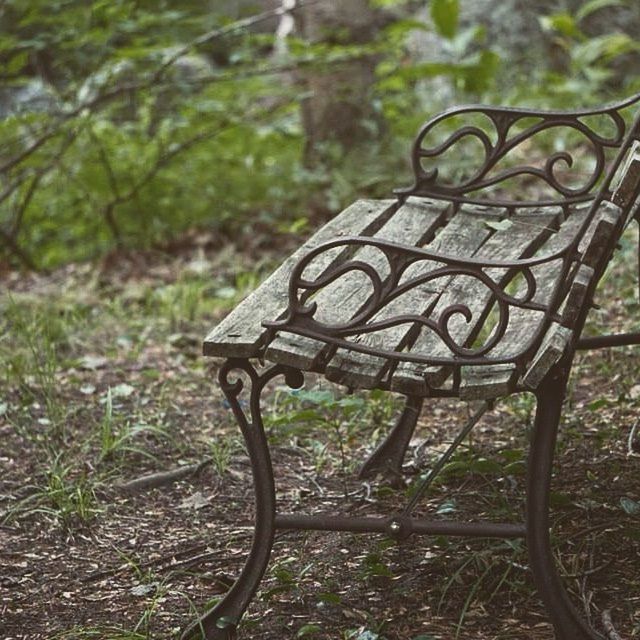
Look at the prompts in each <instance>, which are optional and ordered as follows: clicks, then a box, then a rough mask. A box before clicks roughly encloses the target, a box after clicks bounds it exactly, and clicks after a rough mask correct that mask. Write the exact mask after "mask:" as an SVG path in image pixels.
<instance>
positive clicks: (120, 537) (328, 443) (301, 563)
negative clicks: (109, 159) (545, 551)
mask: <svg viewBox="0 0 640 640" xmlns="http://www.w3.org/2000/svg"><path fill="white" fill-rule="evenodd" d="M205 240H206V239H205ZM626 242H627V244H626V245H625V247H623V253H622V257H623V260H622V265H623V268H622V269H621V270H619V271H613V272H612V273H611V274H610V275H609V277H608V278H607V280H606V282H605V285H604V291H603V294H602V298H603V299H605V300H606V301H607V302H606V305H604V307H603V309H604V310H600V311H596V312H594V322H593V323H592V324H591V325H590V327H589V330H590V331H594V332H597V331H599V330H602V327H604V326H610V327H612V328H613V329H614V330H620V329H625V328H629V327H630V326H631V325H632V324H633V323H632V320H633V318H634V316H637V314H638V311H639V310H640V306H639V305H638V302H637V291H636V289H635V288H634V286H635V285H634V281H633V277H632V276H633V271H634V266H633V264H632V263H633V259H632V253H633V242H634V240H633V238H631V239H629V240H628V241H626ZM248 253H250V252H248ZM248 253H247V254H243V255H240V254H237V253H235V252H234V251H233V250H231V249H229V250H225V251H220V250H216V249H215V248H212V247H210V246H208V245H207V244H206V242H205V241H202V242H191V243H187V244H186V246H185V247H183V248H182V249H181V250H180V251H177V252H175V253H174V254H173V255H170V256H169V255H166V254H154V253H147V254H143V253H136V254H119V255H114V256H111V258H110V259H106V260H103V261H102V262H100V263H99V264H86V265H72V266H69V267H65V268H62V269H60V270H58V271H56V272H54V273H51V274H48V275H33V274H20V273H13V272H5V273H4V274H3V275H2V279H3V287H2V288H3V293H2V294H1V299H0V304H1V306H2V319H1V320H0V322H1V323H2V329H1V331H0V381H1V382H0V384H1V386H0V443H1V444H0V568H1V570H0V638H2V639H3V640H10V639H13V640H17V639H34V640H35V639H37V638H43V639H44V638H46V639H53V638H56V639H60V640H63V639H64V640H71V639H74V640H76V639H77V640H82V639H85V638H95V639H114V640H115V639H119V640H125V639H130V640H133V639H138V640H141V639H144V638H175V637H177V635H178V633H179V630H180V629H181V628H184V627H185V626H186V625H187V624H188V623H190V622H192V621H193V620H194V619H195V618H196V616H197V615H198V613H199V612H202V611H203V610H204V609H205V608H206V607H207V606H208V605H210V604H211V603H212V602H214V601H215V600H216V599H218V598H220V596H221V595H222V594H223V593H224V592H225V591H226V590H227V589H228V587H229V585H230V584H231V583H232V581H233V579H234V576H236V575H237V573H238V571H239V569H240V567H241V566H242V563H243V559H244V558H245V556H246V552H247V550H248V548H249V545H250V541H251V533H252V508H253V500H252V489H251V482H250V480H251V478H250V467H249V465H248V459H247V456H246V453H245V452H244V449H243V445H242V443H241V441H240V438H239V433H238V429H237V427H236V425H235V423H234V420H233V416H232V413H231V411H230V409H229V407H228V406H227V405H226V403H225V402H224V401H223V398H222V395H221V393H220V392H219V390H218V389H217V387H216V385H215V376H216V369H217V367H218V366H219V363H218V362H216V361H213V360H205V359H203V358H202V357H201V355H200V348H201V346H200V345H201V340H202V337H203V336H204V335H205V334H206V332H207V331H208V329H209V328H210V326H211V325H213V324H214V323H215V322H217V321H218V320H219V319H220V318H221V317H222V316H223V315H224V313H226V311H227V310H228V309H229V308H230V307H231V306H233V304H234V303H235V302H237V300H238V299H240V298H241V297H242V296H243V295H244V294H245V293H246V292H247V291H248V290H249V289H250V288H251V287H252V286H255V284H256V282H257V281H258V278H259V276H258V275H257V274H259V273H266V271H267V269H265V264H267V263H269V262H272V264H273V263H274V261H277V258H274V257H273V256H271V257H269V256H268V257H267V259H266V260H265V261H264V262H263V263H261V264H258V263H256V262H255V260H253V261H250V262H249V260H250V259H249V258H248ZM256 253H257V252H256ZM256 253H254V254H253V255H256ZM242 265H245V266H242ZM636 353H637V352H635V351H634V350H633V349H628V348H623V349H617V350H613V351H609V352H605V351H602V352H597V353H591V354H579V356H578V358H577V366H576V368H575V370H574V374H573V376H572V380H571V390H570V394H569V397H568V400H567V403H566V409H565V413H564V418H563V423H562V428H561V437H560V443H559V447H558V457H557V466H556V477H555V481H554V489H553V495H552V499H553V505H554V511H553V526H554V533H555V534H556V535H555V542H556V555H557V560H558V562H559V564H560V566H561V571H562V574H563V575H564V577H565V581H566V584H567V585H568V587H569V590H570V592H571V594H572V598H573V600H574V603H575V604H576V606H577V607H578V608H579V609H580V610H581V611H583V612H585V615H586V616H588V617H589V618H590V619H591V621H592V622H593V624H594V626H595V627H596V628H601V615H602V612H603V610H607V609H608V610H610V611H611V615H612V617H613V621H614V623H615V626H616V628H617V629H618V632H619V633H620V635H621V637H622V638H624V640H630V639H631V638H640V474H639V473H638V466H639V464H640V457H639V455H640V435H639V434H638V430H637V429H636V428H635V427H636V425H637V421H638V409H639V408H640V384H639V380H640V376H639V375H638V374H639V372H640V360H639V359H638V357H637V355H636ZM339 391H340V390H339V389H333V388H331V387H329V386H327V384H326V383H325V384H324V385H321V384H320V383H319V382H317V381H313V380H309V381H308V386H307V389H306V390H305V391H303V392H302V393H297V394H296V393H291V392H289V391H288V390H287V389H286V388H284V387H281V386H278V385H277V384H276V385H273V386H271V387H269V388H268V389H267V390H266V392H265V414H266V422H267V428H268V431H269V437H270V440H271V443H272V446H273V458H274V464H275V469H276V474H277V481H278V499H279V502H280V504H281V505H282V508H283V510H287V511H303V510H305V509H306V510H307V511H310V510H314V509H319V508H321V507H323V508H325V509H328V510H334V511H338V510H339V509H342V510H344V511H346V512H347V513H351V514H359V515H363V514H370V515H374V514H381V515H382V514H389V513H390V509H393V508H394V505H395V508H397V504H398V503H402V502H403V501H405V500H406V498H407V494H408V493H410V491H411V488H412V486H414V485H415V482H416V481H417V479H418V478H419V477H420V474H422V473H423V472H424V470H425V468H428V466H429V464H430V463H431V462H432V461H433V460H434V457H435V454H436V453H437V452H438V451H439V450H442V447H443V443H444V442H446V441H448V440H450V439H451V437H452V435H453V434H454V433H455V431H456V428H459V425H460V424H461V422H462V421H464V419H465V417H466V416H467V415H468V412H469V411H470V408H469V407H467V406H466V405H464V404H456V403H453V402H450V401H435V402H434V403H430V404H428V406H427V407H426V408H425V410H424V411H423V413H422V416H421V418H420V422H419V426H418V430H417V432H416V434H415V437H414V439H413V440H412V442H411V445H410V448H409V451H408V455H407V458H406V464H405V471H406V479H405V486H402V487H399V488H398V487H392V486H389V485H388V484H385V483H384V482H381V483H369V482H363V481H359V480H358V479H357V476H356V472H357V468H358V465H359V464H361V463H362V461H363V460H365V459H366V456H367V454H368V453H369V452H370V451H371V450H372V448H373V447H374V446H375V444H376V442H377V441H379V440H380V439H381V438H382V437H383V436H384V434H385V432H386V431H387V430H388V428H389V427H390V425H391V424H393V421H394V417H395V416H397V414H398V411H399V407H400V405H399V404H398V402H399V400H398V399H397V398H393V397H386V396H385V395H383V394H375V393H374V394H364V395H355V396H350V397H349V398H350V399H349V401H348V402H343V401H341V400H340V398H341V397H342V396H341V395H340V394H339ZM533 408H534V404H533V400H532V398H531V397H529V396H526V395H522V396H516V397H513V398H511V399H510V400H508V401H503V402H500V403H498V404H497V406H496V408H495V409H494V410H493V411H492V412H491V413H489V414H487V416H486V417H485V418H484V419H483V421H482V422H481V423H480V424H479V425H478V426H477V427H476V429H475V430H474V432H473V436H472V438H471V439H469V440H468V442H466V443H465V445H464V446H463V447H462V448H461V449H460V450H459V452H458V453H457V454H456V456H455V457H454V458H453V460H452V462H450V463H449V465H448V466H447V467H446V469H445V471H444V473H443V475H442V476H441V478H440V479H439V481H438V482H437V483H436V485H435V486H434V487H433V489H432V491H431V492H430V494H429V495H428V496H427V498H426V499H425V500H424V503H423V505H422V509H423V511H424V512H425V513H429V514H431V515H433V516H434V517H436V518H438V517H455V518H458V519H460V520H467V521H471V520H474V519H479V518H481V517H486V518H489V519H496V520H509V521H513V522H517V521H521V519H522V515H523V485H524V478H525V476H524V472H525V460H526V450H527V434H528V429H529V427H530V425H531V420H532V411H533ZM187 465H195V466H196V467H198V469H197V470H194V467H191V470H192V471H193V472H192V473H190V474H189V475H187V476H186V477H184V478H183V479H181V480H179V481H176V482H171V483H168V482H166V480H167V478H166V476H155V480H156V481H158V482H161V481H163V480H164V482H163V483H162V484H161V486H158V487H155V488H153V487H149V486H147V487H144V486H139V485H138V486H135V485H134V486H133V487H132V486H131V485H129V486H127V485H126V483H127V482H128V481H131V480H135V479H138V478H140V477H144V476H146V475H147V474H154V473H155V474H157V473H160V474H162V473H165V472H170V471H172V470H175V469H181V468H184V467H186V466H187ZM187 471H188V469H187ZM240 637H241V638H255V639H259V640H260V639H265V640H266V639H274V640H275V639H281V638H282V639H287V638H309V639H311V640H314V639H347V638H350V639H352V640H385V639H386V640H434V639H442V640H450V639H453V638H460V639H461V640H471V639H473V640H490V639H501V640H525V639H535V640H547V639H548V640H551V638H553V632H552V629H551V627H550V625H549V623H548V621H547V620H546V618H545V614H544V611H543V608H542V605H541V603H540V599H539V597H538V596H537V595H536V593H535V591H534V588H533V584H532V580H531V576H530V572H529V569H528V566H527V558H526V549H525V548H524V545H523V544H521V543H519V542H511V541H495V540H490V541H472V540H467V539H463V540H455V539H450V540H447V539H445V538H440V537H435V538H410V539H408V540H406V541H403V542H401V543H396V542H393V541H390V540H389V539H387V538H385V537H384V536H356V535H351V534H333V533H332V534H321V533H308V534H303V533H296V534H292V533H279V534H278V535H277V538H276V543H275V548H274V555H273V559H272V562H271V564H270V567H269V569H268V573H267V576H266V578H265V580H264V582H263V583H262V586H261V589H260V591H259V593H258V594H257V596H256V598H255V599H254V601H253V604H252V605H251V607H250V609H249V611H248V613H247V616H246V617H245V619H244V621H243V623H242V625H241V629H240Z"/></svg>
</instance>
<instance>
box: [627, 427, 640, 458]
mask: <svg viewBox="0 0 640 640" xmlns="http://www.w3.org/2000/svg"><path fill="white" fill-rule="evenodd" d="M638 424H640V420H636V421H635V423H634V424H633V427H631V431H630V432H629V440H628V441H627V455H628V456H637V455H640V450H638V449H637V448H636V447H637V445H636V446H634V441H635V439H636V431H637V430H638Z"/></svg>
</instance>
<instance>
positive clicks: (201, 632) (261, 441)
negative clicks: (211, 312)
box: [181, 359, 303, 640]
mask: <svg viewBox="0 0 640 640" xmlns="http://www.w3.org/2000/svg"><path fill="white" fill-rule="evenodd" d="M232 370H241V371H244V372H245V373H246V374H247V375H248V376H249V379H250V381H251V391H250V400H249V408H250V420H249V419H248V418H247V416H246V414H245V411H244V410H243V408H242V406H241V404H240V402H239V399H238V396H239V395H240V392H241V391H242V389H243V386H244V385H243V382H242V380H240V379H237V380H235V381H230V380H229V373H230V372H231V371H232ZM279 375H284V376H285V380H286V382H287V384H288V385H289V386H290V387H294V388H297V387H301V386H302V383H303V376H302V372H300V371H298V370H295V369H291V368H289V367H285V366H282V365H276V366H274V367H271V368H270V369H268V370H267V371H265V372H264V373H263V374H262V375H259V374H258V372H257V371H256V370H255V369H254V367H253V366H252V365H251V363H250V362H249V361H248V360H237V359H231V360H228V361H227V362H225V364H224V365H223V367H222V368H221V369H220V374H219V380H220V386H221V387H222V390H223V392H224V394H225V396H226V397H227V399H228V401H229V404H230V405H231V408H232V409H233V413H234V415H235V417H236V420H237V421H238V424H239V425H240V429H241V430H242V434H243V436H244V439H245V442H246V445H247V451H248V453H249V458H250V460H251V470H252V475H253V486H254V491H255V500H256V523H255V531H254V535H253V543H252V546H251V551H250V553H249V556H248V558H247V560H246V562H245V565H244V567H243V569H242V572H241V573H240V576H239V577H238V579H237V580H236V582H235V583H234V585H233V586H232V587H231V589H230V590H229V591H228V592H227V594H226V595H225V596H224V598H223V599H222V600H221V601H220V602H219V603H218V604H217V605H216V606H215V607H214V608H213V609H211V610H210V611H207V612H206V613H205V614H204V615H203V616H202V617H201V618H200V619H199V620H198V621H197V622H195V623H194V624H192V625H191V626H190V627H188V628H187V629H186V630H185V631H184V632H183V634H182V636H181V640H187V639H195V638H206V640H231V639H232V638H235V637H236V627H237V625H238V623H239V621H240V618H241V617H242V615H243V614H244V612H245V609H246V608H247V607H248V605H249V602H250V601H251V599H252V598H253V596H254V595H255V592H256V590H257V588H258V585H259V584H260V581H261V580H262V576H263V575H264V572H265V570H266V568H267V564H268V563H269V557H270V555H271V548H272V546H273V539H274V532H275V525H274V522H275V511H276V495H275V484H274V480H273V470H272V466H271V457H270V455H269V449H268V446H267V439H266V436H265V433H264V426H263V423H262V416H261V412H260V395H261V393H262V390H263V389H264V386H265V385H266V384H267V382H269V381H270V380H272V379H273V378H275V377H276V376H279Z"/></svg>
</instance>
